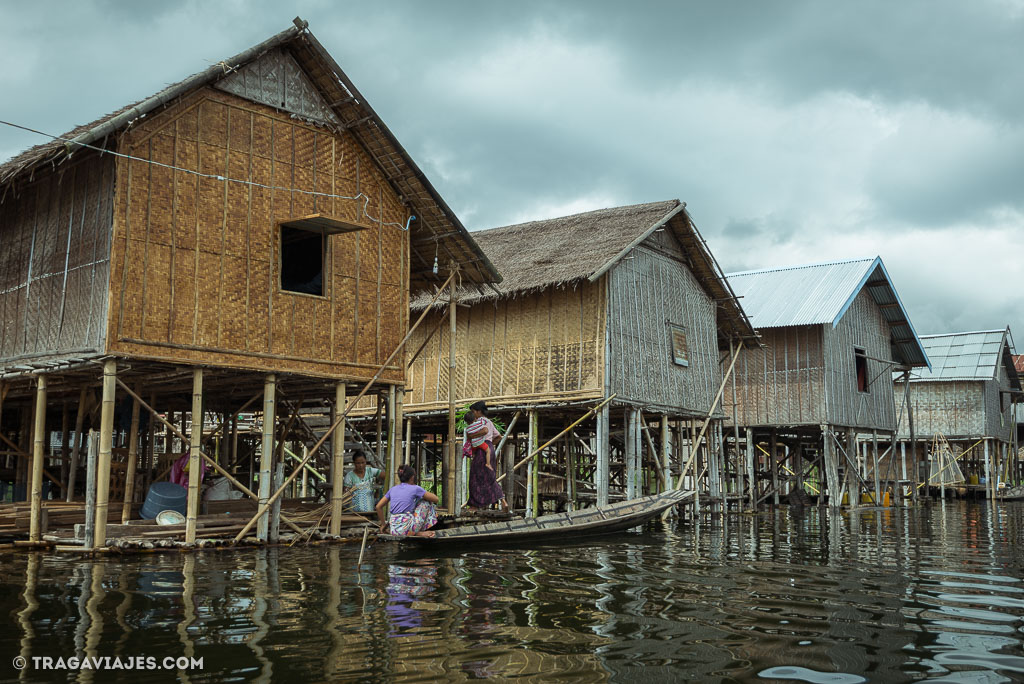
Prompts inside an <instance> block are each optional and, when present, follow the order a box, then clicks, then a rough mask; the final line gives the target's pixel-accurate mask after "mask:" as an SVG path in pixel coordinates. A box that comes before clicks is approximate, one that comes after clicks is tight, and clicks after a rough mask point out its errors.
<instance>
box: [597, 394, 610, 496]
mask: <svg viewBox="0 0 1024 684" xmlns="http://www.w3.org/2000/svg"><path fill="white" fill-rule="evenodd" d="M610 417H611V409H610V408H609V407H608V405H607V404H606V405H605V406H604V407H602V408H601V410H600V411H598V413H597V467H596V468H595V469H594V487H595V488H596V489H597V505H598V506H607V505H608V481H609V470H608V465H609V452H610V451H611V432H610V430H609V429H608V420H609V418H610Z"/></svg>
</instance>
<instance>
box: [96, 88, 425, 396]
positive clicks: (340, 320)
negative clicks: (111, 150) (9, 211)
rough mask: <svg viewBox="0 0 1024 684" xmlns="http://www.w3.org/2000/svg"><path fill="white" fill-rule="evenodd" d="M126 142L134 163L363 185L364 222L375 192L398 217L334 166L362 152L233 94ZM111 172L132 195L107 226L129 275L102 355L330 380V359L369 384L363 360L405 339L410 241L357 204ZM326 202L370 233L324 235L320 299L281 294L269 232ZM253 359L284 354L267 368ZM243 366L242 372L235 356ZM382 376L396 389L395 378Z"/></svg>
mask: <svg viewBox="0 0 1024 684" xmlns="http://www.w3.org/2000/svg"><path fill="white" fill-rule="evenodd" d="M124 144H125V147H126V148H127V149H128V150H129V151H130V153H131V154H133V155H137V156H140V157H143V158H154V159H160V160H161V161H163V160H168V159H170V160H173V162H174V163H175V164H176V165H178V166H181V167H183V168H194V169H197V170H199V171H200V172H202V173H207V174H215V175H226V176H229V177H232V178H242V179H251V180H252V181H254V182H256V183H261V184H265V185H272V186H281V187H285V188H296V189H299V190H307V191H317V192H348V191H350V190H352V189H354V187H355V186H356V185H361V186H365V189H366V190H367V194H368V195H369V194H370V193H371V192H372V193H375V194H376V195H377V198H376V199H375V200H373V201H371V202H370V204H369V207H370V208H369V211H370V212H371V214H372V212H373V211H374V210H376V211H378V214H377V216H379V209H380V205H381V193H382V192H383V195H384V198H385V201H384V206H385V207H386V208H387V207H390V210H388V211H390V213H393V214H395V216H396V217H397V218H402V217H403V216H404V214H402V213H401V211H400V210H401V203H400V202H399V201H398V199H397V197H395V196H394V194H393V193H392V192H391V191H390V189H389V188H388V187H387V186H384V185H380V184H379V183H377V184H374V183H372V181H374V180H379V173H378V172H375V171H374V170H373V169H371V168H369V166H367V167H366V169H365V174H366V178H360V175H359V174H362V173H364V169H363V166H362V164H359V163H357V164H355V165H354V168H353V169H352V172H353V173H354V175H355V177H354V178H348V177H344V176H343V174H342V171H343V169H344V159H345V158H346V157H349V158H351V159H353V160H355V159H356V158H357V157H359V155H360V154H361V152H360V150H359V149H358V146H357V145H356V144H355V143H354V141H353V140H352V139H351V138H350V137H348V136H347V135H346V134H342V135H339V136H334V135H331V134H328V133H326V132H324V131H323V130H320V129H316V128H315V127H313V126H310V125H308V124H305V123H302V122H300V121H296V120H292V119H290V118H288V117H287V116H284V115H282V114H279V113H277V112H274V111H273V110H272V109H270V108H268V107H264V106H262V105H257V104H254V103H251V102H247V101H244V100H241V99H239V98H236V97H234V96H231V95H227V94H223V93H218V92H214V91H208V90H203V91H199V92H198V93H197V94H196V95H194V96H190V97H189V98H187V99H186V100H185V101H183V102H182V103H181V104H179V105H177V106H175V107H172V108H169V109H168V110H166V111H164V112H162V113H161V114H159V115H156V116H154V117H152V118H151V119H149V120H147V121H146V122H145V123H144V124H143V125H141V126H139V127H138V128H136V129H135V130H133V132H132V133H131V134H129V135H128V136H127V137H126V139H125V142H124ZM142 166H144V167H149V165H146V164H142ZM120 173H121V174H122V175H123V176H124V178H123V179H122V185H121V189H122V194H123V195H124V196H125V197H130V198H131V200H130V202H127V203H126V204H125V206H124V208H123V209H122V210H121V211H119V212H118V213H117V220H118V222H119V224H120V230H122V231H127V232H128V233H129V234H130V236H131V237H130V239H129V240H128V243H126V244H124V246H123V248H122V250H121V251H120V253H119V254H118V258H119V259H120V260H121V263H122V264H128V265H127V268H128V271H127V272H126V273H125V274H123V275H124V276H125V277H120V278H118V279H115V280H114V281H113V283H114V288H115V292H116V294H115V296H114V298H113V300H114V301H115V302H116V303H117V304H118V307H119V310H118V320H117V332H118V334H119V335H120V342H117V343H115V344H114V345H112V349H114V348H118V349H120V350H125V351H127V350H131V351H132V352H135V353H139V352H141V350H144V351H145V355H146V356H147V358H157V357H159V358H178V357H179V356H180V358H181V359H182V360H197V359H198V360H202V361H203V362H209V363H212V364H216V363H230V364H231V365H238V366H239V367H252V368H256V369H261V370H262V369H271V370H284V369H286V368H307V369H315V373H316V374H318V375H320V374H325V373H326V374H327V375H330V371H325V370H324V369H325V368H329V367H330V366H331V364H332V363H333V364H335V365H336V368H337V373H338V376H339V377H342V376H344V377H346V378H351V377H369V376H371V375H372V373H373V369H372V367H371V365H372V364H374V363H378V362H379V361H383V359H384V358H385V357H386V356H387V355H388V354H389V353H390V352H391V351H392V350H393V348H394V346H395V345H397V343H398V342H399V341H400V340H401V338H402V336H403V335H404V326H405V325H406V319H407V312H406V311H405V301H406V293H405V289H404V288H405V287H407V285H406V282H407V278H406V277H405V274H404V269H405V268H407V267H408V264H407V263H406V262H407V257H406V255H405V251H406V242H407V239H408V236H407V234H406V233H404V232H403V231H401V230H400V229H399V228H397V227H395V226H387V227H383V228H382V227H381V226H380V224H379V223H375V222H372V221H370V220H369V219H367V218H366V217H364V216H362V211H361V208H362V203H361V201H359V202H355V201H351V200H329V199H325V198H316V197H314V196H313V195H311V194H308V193H300V192H290V191H287V190H271V189H268V188H260V187H251V186H245V185H241V184H234V183H224V182H221V181H218V180H215V179H205V178H201V179H198V180H197V179H196V177H195V176H194V175H191V174H187V173H183V172H174V173H172V172H166V173H162V174H154V173H152V172H150V171H149V168H147V172H146V173H145V174H140V173H138V172H137V171H136V170H134V169H133V171H132V174H131V178H128V177H127V175H126V170H125V168H124V166H122V168H121V170H120ZM363 181H366V183H363ZM381 188H383V191H382V190H381ZM371 199H372V196H371ZM332 206H334V207H337V208H338V209H341V208H343V207H344V208H346V209H347V210H348V211H349V216H351V219H350V220H353V221H355V222H358V223H361V224H362V225H364V226H366V230H364V231H361V232H359V233H356V234H345V235H339V236H332V237H331V238H330V242H329V245H328V248H327V257H326V258H327V266H326V270H325V276H326V277H325V289H324V296H323V297H315V296H303V295H298V294H294V293H289V292H283V291H281V290H280V282H279V281H280V274H279V259H280V255H279V245H278V236H279V230H278V227H277V226H278V223H279V222H280V221H283V220H286V219H289V218H292V217H294V216H297V215H301V214H309V213H314V212H318V211H328V210H329V208H330V207H332ZM397 222H398V221H397V220H396V223H397ZM158 223H159V226H160V227H159V229H158V230H154V229H153V226H155V225H157V224H158ZM119 234H120V233H119ZM133 240H137V241H140V244H139V245H135V244H134V243H133V242H132V241H133ZM129 256H130V258H129V259H127V260H126V259H125V257H129ZM357 261H358V268H357V266H356V263H357ZM139 263H141V267H140V266H138V264H139ZM139 268H141V270H139V271H138V272H136V271H135V270H133V269H139ZM143 273H144V274H145V275H143ZM378 274H380V277H381V279H382V280H383V277H384V274H388V282H387V283H386V285H387V287H382V288H380V289H379V288H378V282H377V280H378ZM117 275H118V276H121V275H122V274H121V273H118V274H117ZM122 283H124V293H123V295H124V296H123V300H124V307H123V309H122V308H120V301H121V299H122V292H121V284H122ZM357 289H358V293H359V294H358V298H357V297H356V290H357ZM134 302H139V303H138V304H135V303H134ZM160 312H164V313H163V314H162V315H161V314H160ZM357 318H358V329H356V326H355V321H356V319H357ZM183 347H188V348H183ZM204 351H205V352H207V353H208V356H206V357H204V356H203V353H204ZM247 352H248V353H250V356H249V357H246V356H244V354H245V353H247ZM239 353H241V356H239ZM261 355H280V356H282V357H290V358H289V359H288V360H282V361H280V365H275V363H277V361H276V360H275V359H273V358H271V357H269V356H261ZM245 358H249V362H248V363H247V362H244V361H240V359H245ZM307 361H308V362H309V363H306V362H307ZM325 363H326V366H325V365H324V364H325ZM352 364H363V366H364V367H356V366H354V365H352ZM387 377H388V378H389V379H392V380H394V379H398V380H401V379H402V374H401V373H400V372H399V373H395V372H391V373H389V374H388V375H387Z"/></svg>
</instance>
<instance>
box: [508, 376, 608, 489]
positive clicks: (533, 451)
mask: <svg viewBox="0 0 1024 684" xmlns="http://www.w3.org/2000/svg"><path fill="white" fill-rule="evenodd" d="M617 396H618V395H617V394H613V395H612V396H610V397H608V398H607V399H605V400H604V401H602V402H601V403H600V404H598V405H597V406H595V407H594V408H592V409H590V410H589V411H587V412H586V413H584V414H583V417H582V418H579V419H577V420H575V421H573V423H572V424H570V425H569V426H568V427H566V428H565V429H564V430H562V431H561V432H559V433H558V434H557V435H555V436H554V437H552V438H551V439H549V440H548V441H546V442H544V444H542V445H541V446H539V447H537V448H536V449H531V450H530V453H529V455H527V456H526V457H525V458H523V459H522V460H521V461H519V463H516V464H515V465H514V466H512V471H516V470H519V469H520V468H521V467H522V466H523V465H524V464H525V463H526V462H527V461H529V460H530V459H531V458H533V457H534V456H536V455H537V454H538V453H540V452H541V451H543V450H544V449H547V448H548V447H549V446H551V443H552V442H554V441H555V440H557V439H559V438H560V437H561V436H562V435H564V434H565V433H566V432H568V431H569V430H572V429H573V428H574V427H576V426H577V425H579V424H580V423H582V422H583V421H585V420H586V419H587V418H589V417H590V416H591V415H592V414H594V413H597V412H598V411H600V410H601V409H602V408H604V406H605V405H607V404H608V402H610V401H611V400H612V399H614V398H615V397H617ZM505 475H508V473H503V474H502V476H501V477H499V478H498V482H501V481H502V480H504V479H505Z"/></svg>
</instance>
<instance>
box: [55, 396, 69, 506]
mask: <svg viewBox="0 0 1024 684" xmlns="http://www.w3.org/2000/svg"><path fill="white" fill-rule="evenodd" d="M70 460H71V410H70V408H69V407H68V400H67V399H65V400H64V401H62V402H61V406H60V487H61V491H60V493H61V498H65V499H66V498H67V491H68V464H69V463H70ZM53 498H57V497H56V496H55V497H53Z"/></svg>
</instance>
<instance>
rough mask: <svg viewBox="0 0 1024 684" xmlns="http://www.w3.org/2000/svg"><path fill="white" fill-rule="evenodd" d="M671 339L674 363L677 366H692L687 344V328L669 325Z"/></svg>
mask: <svg viewBox="0 0 1024 684" xmlns="http://www.w3.org/2000/svg"><path fill="white" fill-rule="evenodd" d="M668 333H669V338H670V339H671V341H672V363H674V364H676V365H677V366H684V367H686V366H689V365H690V350H689V348H688V347H687V344H686V328H684V327H683V326H681V325H675V324H674V323H669V324H668Z"/></svg>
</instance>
